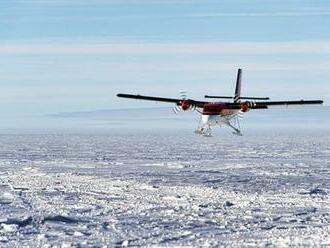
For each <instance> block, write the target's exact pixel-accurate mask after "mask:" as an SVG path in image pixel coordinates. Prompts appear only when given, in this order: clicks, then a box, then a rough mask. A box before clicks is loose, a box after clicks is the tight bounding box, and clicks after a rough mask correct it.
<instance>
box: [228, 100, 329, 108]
mask: <svg viewBox="0 0 330 248" xmlns="http://www.w3.org/2000/svg"><path fill="white" fill-rule="evenodd" d="M244 103H246V104H247V107H248V108H249V109H267V108H268V107H272V106H299V105H317V104H322V103H323V101H322V100H300V101H267V102H240V103H226V106H228V107H229V108H231V109H241V107H242V104H244Z"/></svg>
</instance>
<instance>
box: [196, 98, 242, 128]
mask: <svg viewBox="0 0 330 248" xmlns="http://www.w3.org/2000/svg"><path fill="white" fill-rule="evenodd" d="M237 112H238V110H234V109H228V108H226V106H225V103H224V102H210V103H207V104H205V105H204V107H203V111H202V122H203V124H205V125H210V126H216V125H220V124H222V122H223V118H224V117H229V116H231V115H236V114H237Z"/></svg>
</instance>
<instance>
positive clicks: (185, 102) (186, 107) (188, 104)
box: [181, 100, 192, 111]
mask: <svg viewBox="0 0 330 248" xmlns="http://www.w3.org/2000/svg"><path fill="white" fill-rule="evenodd" d="M191 107H192V104H191V101H190V100H183V101H182V102H181V108H182V110H184V111H186V110H189V109H190V108H191Z"/></svg>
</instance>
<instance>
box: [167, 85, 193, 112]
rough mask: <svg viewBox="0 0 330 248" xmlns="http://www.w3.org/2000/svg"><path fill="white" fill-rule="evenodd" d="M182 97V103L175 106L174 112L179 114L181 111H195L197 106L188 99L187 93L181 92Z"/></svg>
mask: <svg viewBox="0 0 330 248" xmlns="http://www.w3.org/2000/svg"><path fill="white" fill-rule="evenodd" d="M180 96H181V99H182V101H180V103H178V104H177V105H175V106H174V107H173V108H172V110H173V112H174V113H175V114H178V113H179V112H180V111H182V110H183V111H187V110H195V109H196V105H195V104H194V103H193V101H192V100H190V99H187V91H185V90H180Z"/></svg>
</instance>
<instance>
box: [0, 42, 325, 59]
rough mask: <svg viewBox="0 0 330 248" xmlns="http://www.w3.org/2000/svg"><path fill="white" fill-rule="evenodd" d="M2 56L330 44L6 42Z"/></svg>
mask: <svg viewBox="0 0 330 248" xmlns="http://www.w3.org/2000/svg"><path fill="white" fill-rule="evenodd" d="M0 54H7V55H10V54H15V55H43V54H45V55H47V54H58V55H61V54H68V55H70V54H71V55H73V54H81V55H84V54H88V55H93V54H95V55H98V54H100V55H104V54H114V55H168V54H174V55H180V54H181V55H207V54H211V55H214V54H227V55H228V54H233V55H237V54H242V55H244V54H247V55H248V54H256V55H258V54H259V55H267V54H269V55H271V54H330V41H327V40H326V41H289V42H199V43H198V42H192V43H174V42H173V43H170V42H165V43H160V42H124V43H121V42H103V41H95V42H25V43H24V42H2V43H0Z"/></svg>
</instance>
